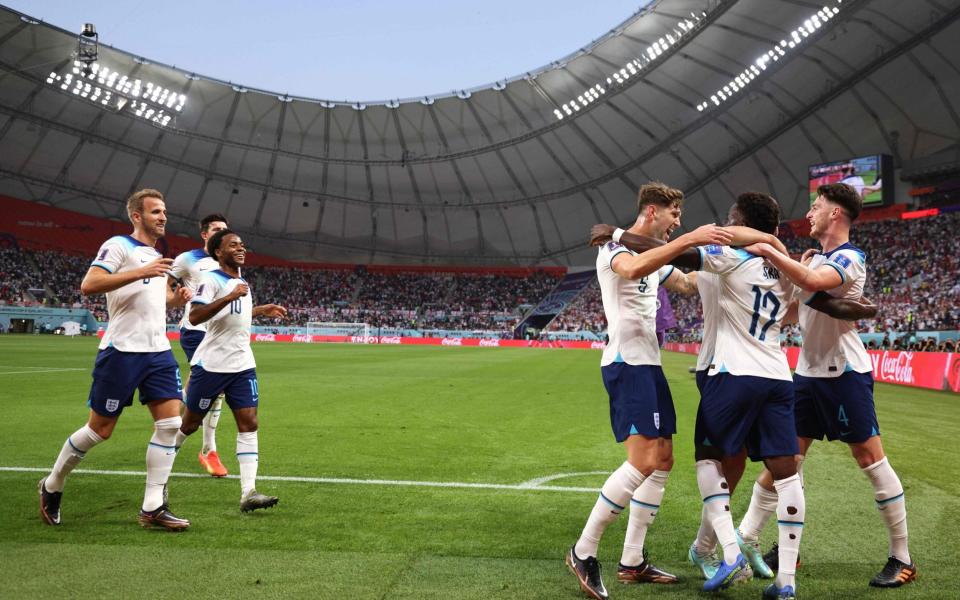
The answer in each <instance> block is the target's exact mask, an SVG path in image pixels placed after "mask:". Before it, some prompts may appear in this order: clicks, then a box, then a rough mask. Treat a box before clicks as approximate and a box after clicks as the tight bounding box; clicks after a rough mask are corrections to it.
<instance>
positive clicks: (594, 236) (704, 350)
mask: <svg viewBox="0 0 960 600" xmlns="http://www.w3.org/2000/svg"><path fill="white" fill-rule="evenodd" d="M756 198H757V193H756V192H746V193H743V194H740V195H739V196H738V197H737V200H736V201H735V202H734V204H733V205H732V206H731V207H730V210H729V212H728V215H727V222H726V225H725V227H726V228H728V229H729V230H730V231H731V232H733V233H734V235H735V236H736V237H738V238H740V239H758V240H764V241H766V242H767V243H769V244H772V245H774V246H776V247H777V248H779V249H781V250H782V251H783V252H786V248H785V247H784V246H783V244H782V243H781V242H780V240H778V239H777V237H776V236H775V235H772V234H769V233H762V232H759V231H756V230H754V229H749V230H747V229H744V228H743V227H744V226H749V224H751V223H753V222H754V219H753V218H752V211H753V209H754V207H759V208H760V210H761V212H762V211H763V209H762V207H763V204H764V201H763V199H762V198H760V202H756V201H755V199H756ZM761 226H762V222H761ZM613 232H614V227H613V226H612V225H605V224H604V225H594V226H593V227H592V228H591V230H590V234H591V244H592V245H599V244H601V243H605V242H607V241H608V240H609V239H610V238H611V236H612V234H613ZM620 243H621V244H623V245H625V246H627V247H628V248H630V249H631V250H633V251H635V252H644V251H646V250H649V249H651V248H655V247H657V246H660V245H663V243H664V242H663V241H662V240H657V239H654V238H651V237H645V236H639V235H635V234H631V233H624V234H623V235H621V237H620ZM671 264H672V265H674V266H677V267H685V268H690V269H697V268H698V267H699V266H700V255H699V252H698V251H697V250H696V249H691V250H687V251H685V252H684V253H683V254H681V255H680V256H678V257H677V258H675V259H674V260H672V261H671ZM696 284H697V291H698V293H699V294H700V301H701V304H702V309H703V337H702V342H701V345H700V351H699V353H698V355H697V365H696V382H697V389H698V390H699V391H700V393H701V395H702V393H703V384H704V383H705V382H706V378H707V370H708V368H709V366H710V363H711V361H712V359H713V356H714V353H715V351H714V348H715V344H716V334H717V321H718V312H719V310H720V309H719V294H720V289H719V276H718V275H716V274H715V273H708V272H706V271H701V272H699V273H698V274H697V277H696ZM810 306H811V307H813V308H815V309H816V310H819V311H822V312H825V313H826V314H829V315H831V316H833V317H836V318H840V319H847V320H850V319H854V320H855V319H865V318H872V317H873V316H875V315H876V312H877V310H876V306H874V305H871V304H864V303H862V302H860V301H856V300H846V299H841V298H833V297H831V296H828V295H826V294H818V295H817V296H816V297H815V298H813V299H811V301H810ZM746 457H747V454H746V448H744V449H743V450H742V451H741V452H740V453H738V454H736V455H734V456H725V457H723V459H722V460H721V465H722V467H723V474H724V476H725V477H726V479H727V483H728V484H729V486H730V493H731V494H733V492H734V490H735V489H736V487H737V484H738V483H739V481H740V478H741V477H742V476H743V471H744V468H745V467H746ZM770 487H771V489H772V488H773V481H772V479H771V481H770ZM771 493H772V495H773V507H772V508H771V509H770V510H771V511H774V510H776V502H777V497H776V492H771ZM716 545H717V537H716V533H715V532H714V530H713V525H712V524H711V523H710V519H709V515H708V514H707V510H706V507H704V508H703V510H702V511H701V520H700V528H699V530H698V532H697V537H696V539H695V540H694V542H693V544H692V545H691V546H690V550H689V552H688V558H689V559H690V562H691V563H693V564H694V566H696V567H697V568H698V569H699V570H700V573H701V575H702V576H703V578H704V579H710V578H711V577H713V575H714V574H715V573H716V572H717V569H718V568H719V566H720V561H719V559H718V558H717V555H716V553H715V547H716ZM740 548H741V551H743V552H744V554H745V556H746V557H747V558H748V560H749V561H750V563H751V566H752V567H753V571H754V574H755V575H759V576H762V577H773V572H772V571H771V570H770V567H768V566H767V565H766V563H764V562H763V557H762V556H761V555H760V551H759V545H757V546H748V545H745V544H744V543H742V542H741V544H740Z"/></svg>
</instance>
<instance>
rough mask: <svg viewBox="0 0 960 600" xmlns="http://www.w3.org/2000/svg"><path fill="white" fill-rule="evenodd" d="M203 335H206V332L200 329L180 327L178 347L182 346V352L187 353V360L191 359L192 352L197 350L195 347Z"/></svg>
mask: <svg viewBox="0 0 960 600" xmlns="http://www.w3.org/2000/svg"><path fill="white" fill-rule="evenodd" d="M205 335H207V332H206V331H203V330H200V329H187V328H186V327H181V328H180V347H181V348H183V353H184V354H186V355H187V362H190V361H191V360H193V353H194V352H196V351H197V347H198V346H199V345H200V342H202V341H203V336H205Z"/></svg>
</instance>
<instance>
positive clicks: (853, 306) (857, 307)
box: [807, 292, 878, 321]
mask: <svg viewBox="0 0 960 600" xmlns="http://www.w3.org/2000/svg"><path fill="white" fill-rule="evenodd" d="M807 306H809V307H810V308H812V309H814V310H818V311H820V312H822V313H823V314H825V315H827V316H829V317H833V318H834V319H840V320H842V321H859V320H860V319H872V318H874V317H876V316H877V312H878V310H877V305H876V304H873V303H872V302H870V300H868V299H867V298H860V300H859V301H857V300H848V299H845V298H834V297H833V296H831V295H830V294H828V293H826V292H817V293H816V294H814V295H813V298H811V299H810V300H808V301H807Z"/></svg>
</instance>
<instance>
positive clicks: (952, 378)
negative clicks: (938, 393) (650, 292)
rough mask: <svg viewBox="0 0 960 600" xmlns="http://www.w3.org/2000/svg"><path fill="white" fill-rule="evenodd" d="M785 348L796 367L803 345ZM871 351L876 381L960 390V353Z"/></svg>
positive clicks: (678, 347) (690, 347) (686, 347)
mask: <svg viewBox="0 0 960 600" xmlns="http://www.w3.org/2000/svg"><path fill="white" fill-rule="evenodd" d="M664 349H665V350H670V351H672V352H684V353H687V354H696V353H697V352H699V351H700V344H674V343H669V344H665V345H664ZM783 351H784V354H786V355H787V363H788V364H789V365H790V368H791V369H795V368H796V367H797V362H798V361H799V359H800V348H797V347H795V346H790V347H787V348H784V349H783ZM867 354H869V355H870V362H872V363H873V379H874V381H881V382H883V383H894V384H897V385H908V386H911V387H919V388H925V389H928V390H946V391H951V392H960V353H956V352H900V351H894V350H867Z"/></svg>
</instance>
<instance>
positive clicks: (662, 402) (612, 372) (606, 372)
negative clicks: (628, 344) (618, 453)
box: [600, 363, 677, 442]
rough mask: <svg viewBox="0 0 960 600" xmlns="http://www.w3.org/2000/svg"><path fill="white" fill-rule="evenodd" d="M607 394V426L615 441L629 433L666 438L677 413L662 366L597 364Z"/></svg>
mask: <svg viewBox="0 0 960 600" xmlns="http://www.w3.org/2000/svg"><path fill="white" fill-rule="evenodd" d="M600 372H601V374H602V375H603V385H604V387H605V388H607V394H609V395H610V426H611V427H612V428H613V436H614V437H615V438H616V440H617V441H618V442H622V441H624V440H626V439H627V438H628V437H630V436H631V435H645V436H647V437H654V438H655V437H662V438H669V437H671V436H672V435H673V434H675V433H676V432H677V413H676V411H675V410H674V408H673V397H672V396H671V395H670V387H669V386H668V385H667V378H666V377H664V376H663V369H662V368H660V367H659V366H657V365H628V364H627V363H613V364H610V365H606V366H604V367H600Z"/></svg>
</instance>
